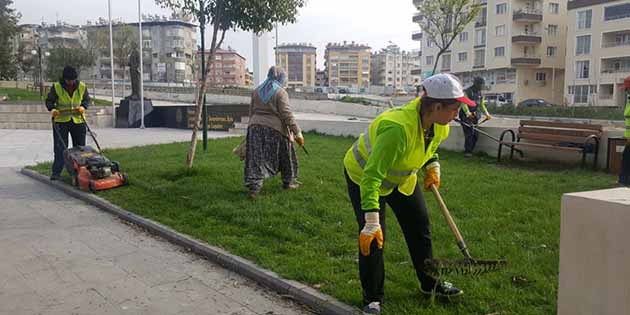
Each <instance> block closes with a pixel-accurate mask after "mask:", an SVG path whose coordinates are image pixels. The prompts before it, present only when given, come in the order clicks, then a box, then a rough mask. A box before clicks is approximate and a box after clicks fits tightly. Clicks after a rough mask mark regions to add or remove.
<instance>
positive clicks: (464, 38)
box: [459, 32, 468, 43]
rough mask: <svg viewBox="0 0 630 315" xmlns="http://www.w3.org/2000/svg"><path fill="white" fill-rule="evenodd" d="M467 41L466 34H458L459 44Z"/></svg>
mask: <svg viewBox="0 0 630 315" xmlns="http://www.w3.org/2000/svg"><path fill="white" fill-rule="evenodd" d="M467 41H468V32H461V33H460V34H459V42H460V43H463V42H467Z"/></svg>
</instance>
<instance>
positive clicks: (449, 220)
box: [431, 184, 473, 260]
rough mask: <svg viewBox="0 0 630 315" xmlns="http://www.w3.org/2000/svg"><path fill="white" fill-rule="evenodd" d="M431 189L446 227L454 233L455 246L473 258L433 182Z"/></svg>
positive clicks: (468, 257) (467, 257) (465, 255)
mask: <svg viewBox="0 0 630 315" xmlns="http://www.w3.org/2000/svg"><path fill="white" fill-rule="evenodd" d="M431 191H432V192H433V195H435V199H437V202H438V204H439V205H440V210H442V215H443V216H444V219H446V223H448V227H449V228H450V229H451V232H453V235H455V239H456V240H457V247H459V250H461V252H462V254H463V255H464V257H465V258H466V259H469V260H473V258H472V256H470V252H468V247H466V242H464V238H463V237H462V234H461V233H460V232H459V229H458V228H457V225H456V224H455V221H454V220H453V217H452V216H451V213H450V212H449V211H448V208H447V207H446V204H445V203H444V200H443V199H442V196H441V195H440V192H439V191H438V189H437V187H435V185H434V184H431Z"/></svg>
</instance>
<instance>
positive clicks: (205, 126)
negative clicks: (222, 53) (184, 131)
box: [199, 1, 212, 152]
mask: <svg viewBox="0 0 630 315" xmlns="http://www.w3.org/2000/svg"><path fill="white" fill-rule="evenodd" d="M199 5H200V9H199V11H200V12H204V11H205V8H204V2H203V1H199ZM199 31H200V33H201V80H202V81H201V82H206V79H207V78H206V16H205V15H203V14H202V15H201V16H200V17H199ZM210 64H212V60H211V61H210ZM210 68H212V67H210ZM201 108H202V111H201V115H202V119H203V152H208V107H207V106H206V93H204V94H203V104H202V107H201Z"/></svg>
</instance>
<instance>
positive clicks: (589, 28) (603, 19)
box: [564, 0, 630, 106]
mask: <svg viewBox="0 0 630 315" xmlns="http://www.w3.org/2000/svg"><path fill="white" fill-rule="evenodd" d="M568 16H569V21H570V23H569V25H568V32H567V58H566V79H565V83H564V85H565V89H564V95H565V100H566V102H567V104H569V105H574V106H623V104H624V92H623V91H622V90H621V86H622V84H623V80H624V78H627V77H630V1H628V0H625V1H614V0H613V1H602V0H578V1H570V2H569V3H568Z"/></svg>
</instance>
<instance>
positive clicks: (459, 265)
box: [424, 259, 507, 278]
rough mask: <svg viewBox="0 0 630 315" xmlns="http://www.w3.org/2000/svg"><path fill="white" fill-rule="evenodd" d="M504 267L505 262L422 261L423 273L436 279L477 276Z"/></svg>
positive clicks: (465, 260)
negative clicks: (448, 276)
mask: <svg viewBox="0 0 630 315" xmlns="http://www.w3.org/2000/svg"><path fill="white" fill-rule="evenodd" d="M506 265H507V261H506V260H476V259H460V260H452V259H427V260H425V261H424V271H425V272H426V273H428V274H430V275H432V276H435V277H437V278H439V277H441V276H445V275H450V274H456V275H460V276H479V275H482V274H485V273H488V272H493V271H497V270H499V269H501V268H503V267H505V266H506Z"/></svg>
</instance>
